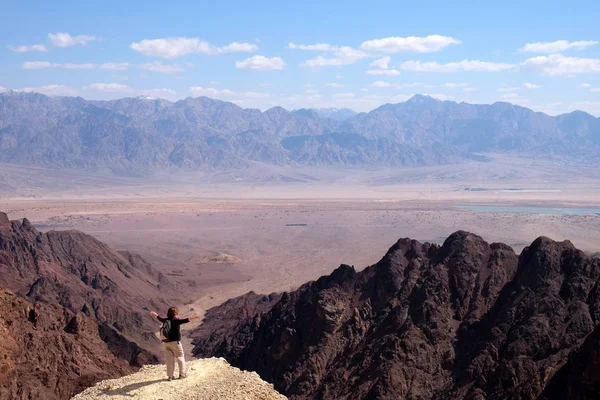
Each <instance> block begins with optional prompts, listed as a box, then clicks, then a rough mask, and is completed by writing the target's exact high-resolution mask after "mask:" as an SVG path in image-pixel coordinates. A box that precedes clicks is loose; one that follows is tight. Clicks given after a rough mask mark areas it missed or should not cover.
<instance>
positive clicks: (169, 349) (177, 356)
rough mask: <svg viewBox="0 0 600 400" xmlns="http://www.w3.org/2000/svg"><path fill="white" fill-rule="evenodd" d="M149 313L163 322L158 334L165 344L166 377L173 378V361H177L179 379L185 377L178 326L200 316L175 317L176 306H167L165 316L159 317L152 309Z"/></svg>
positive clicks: (177, 312) (176, 314) (177, 310)
mask: <svg viewBox="0 0 600 400" xmlns="http://www.w3.org/2000/svg"><path fill="white" fill-rule="evenodd" d="M150 315H152V316H153V317H156V318H157V319H158V320H159V321H160V322H162V324H163V325H162V327H161V329H160V334H161V340H162V341H163V343H164V346H165V353H166V361H167V377H168V378H169V380H170V381H171V380H173V379H175V361H177V365H178V366H179V379H182V378H185V377H186V368H185V355H184V354H183V346H182V345H181V330H180V327H181V325H183V324H187V323H188V322H190V321H193V320H195V319H199V318H200V317H199V316H196V317H190V318H181V319H180V318H177V316H178V315H179V309H177V308H176V307H171V308H169V310H168V311H167V316H166V317H161V316H159V315H158V314H157V313H156V312H154V311H150Z"/></svg>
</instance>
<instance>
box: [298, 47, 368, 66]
mask: <svg viewBox="0 0 600 400" xmlns="http://www.w3.org/2000/svg"><path fill="white" fill-rule="evenodd" d="M330 52H331V55H332V56H331V57H323V56H318V57H316V58H312V59H310V60H306V61H305V62H304V63H303V64H302V65H301V66H302V67H307V68H313V69H319V68H321V67H341V66H343V65H350V64H354V63H355V62H357V61H359V60H362V59H364V58H367V57H369V54H368V53H365V52H364V51H360V50H356V49H353V48H352V47H348V46H342V47H331V49H330Z"/></svg>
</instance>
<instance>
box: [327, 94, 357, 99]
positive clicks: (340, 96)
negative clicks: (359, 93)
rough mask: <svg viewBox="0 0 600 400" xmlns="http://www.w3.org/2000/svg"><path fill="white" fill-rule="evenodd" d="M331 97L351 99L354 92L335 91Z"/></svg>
mask: <svg viewBox="0 0 600 400" xmlns="http://www.w3.org/2000/svg"><path fill="white" fill-rule="evenodd" d="M331 97H333V98H336V99H351V98H353V97H354V93H335V94H332V95H331Z"/></svg>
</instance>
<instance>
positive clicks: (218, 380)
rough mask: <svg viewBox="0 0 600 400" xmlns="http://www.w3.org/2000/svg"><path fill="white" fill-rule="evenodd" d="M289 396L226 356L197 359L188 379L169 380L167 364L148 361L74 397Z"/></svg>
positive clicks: (186, 399)
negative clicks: (140, 366)
mask: <svg viewBox="0 0 600 400" xmlns="http://www.w3.org/2000/svg"><path fill="white" fill-rule="evenodd" d="M131 398H137V399H144V400H159V399H160V400H209V399H210V400H285V397H284V396H282V395H281V394H279V393H277V392H276V391H275V390H274V389H273V385H270V384H268V383H266V382H264V381H263V380H261V379H260V377H259V376H258V375H257V374H256V373H253V372H244V371H240V370H239V369H237V368H233V367H231V366H230V365H229V364H228V363H227V361H225V360H224V359H222V358H221V359H217V358H211V359H202V360H193V361H191V362H189V363H188V377H187V378H186V379H181V380H175V381H171V382H169V381H167V380H166V379H165V371H164V367H163V366H158V365H148V366H145V367H143V368H142V369H140V370H139V371H138V372H136V373H135V374H132V375H128V376H124V377H122V378H119V379H112V380H107V381H103V382H100V383H98V384H97V385H96V386H94V387H92V388H89V389H87V390H85V391H84V392H82V393H80V394H78V395H77V396H75V397H73V399H72V400H102V399H106V400H108V399H110V400H120V399H122V400H126V399H131Z"/></svg>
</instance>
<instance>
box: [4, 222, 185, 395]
mask: <svg viewBox="0 0 600 400" xmlns="http://www.w3.org/2000/svg"><path fill="white" fill-rule="evenodd" d="M0 288H3V289H7V290H10V291H11V292H13V293H15V294H14V295H12V296H13V297H14V300H12V303H11V301H9V300H6V299H7V298H8V297H6V296H8V295H6V296H5V298H4V300H5V302H6V304H5V305H4V310H6V311H3V312H2V315H1V316H0V318H4V321H5V324H4V325H3V326H4V328H5V329H7V330H8V332H9V333H10V335H9V336H8V337H7V336H4V335H0V348H3V350H4V352H5V353H4V359H5V360H13V361H10V362H8V364H7V365H9V367H7V368H8V369H4V368H3V369H0V372H2V373H1V374H0V385H1V386H3V387H9V388H12V389H10V390H17V392H11V393H20V394H19V396H21V397H9V398H23V399H26V398H29V397H27V395H26V394H27V393H36V392H35V390H39V391H40V393H46V396H48V397H47V398H53V397H52V396H56V398H60V399H64V398H68V396H70V395H72V394H73V393H74V391H75V390H76V389H82V388H83V387H85V386H87V385H90V384H92V383H93V382H95V381H96V380H98V379H103V378H108V377H115V376H119V375H122V374H123V373H125V372H130V371H132V368H133V367H139V366H141V365H144V364H147V363H153V362H158V361H159V359H160V357H161V356H160V354H159V353H160V351H161V347H160V342H159V340H158V339H157V337H156V334H155V332H156V331H158V324H157V321H155V320H154V319H153V318H151V317H150V316H149V315H148V312H147V310H148V308H149V307H152V308H154V309H157V310H165V309H166V308H167V307H168V305H169V304H171V301H168V300H172V301H173V302H175V303H177V302H178V300H177V299H171V296H173V293H177V295H181V296H183V295H185V288H184V287H182V286H180V285H179V284H177V283H176V282H172V281H170V280H168V279H166V278H165V277H164V276H162V275H161V274H160V273H159V272H157V271H156V270H154V269H153V268H152V266H151V265H150V264H149V263H147V262H146V261H145V260H144V259H143V258H141V257H140V256H138V255H135V254H132V253H129V252H121V253H117V252H114V251H112V250H111V249H110V248H109V247H108V246H106V245H105V244H103V243H101V242H99V241H98V240H96V239H94V238H93V237H91V236H88V235H85V234H83V233H81V232H77V231H64V232H57V231H50V232H47V233H43V232H39V231H37V230H36V229H35V228H34V227H33V226H32V225H31V223H30V222H29V221H28V220H27V219H24V220H22V221H10V220H9V219H8V217H7V215H6V214H5V213H1V212H0ZM28 302H29V303H35V304H37V305H38V307H39V308H40V311H38V314H40V316H39V320H40V321H41V329H37V330H35V329H33V325H32V321H31V320H32V318H33V315H28V314H27V313H25V311H24V310H25V308H27V307H28V306H27V307H26V306H25V304H26V303H27V304H29V303H28ZM10 304H13V305H14V304H17V306H16V307H17V311H18V312H15V313H10V312H9V311H11V310H10ZM46 314H48V315H46ZM28 321H29V322H28ZM11 337H12V339H11ZM80 356H81V357H83V358H80ZM1 358H2V357H0V359H1ZM103 365H114V366H115V367H114V368H108V369H107V368H105V367H103ZM5 372H6V374H5ZM19 375H21V376H23V377H28V376H31V379H29V378H28V379H25V380H24V379H21V378H20V377H19V378H18V379H17V378H16V377H18V376H19ZM67 378H68V380H67ZM15 379H17V380H15ZM15 382H16V383H15ZM19 385H21V386H23V387H24V388H25V389H23V390H21V389H18V388H19V387H21V386H19ZM15 388H17V389H15ZM67 395H68V396H67Z"/></svg>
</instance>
